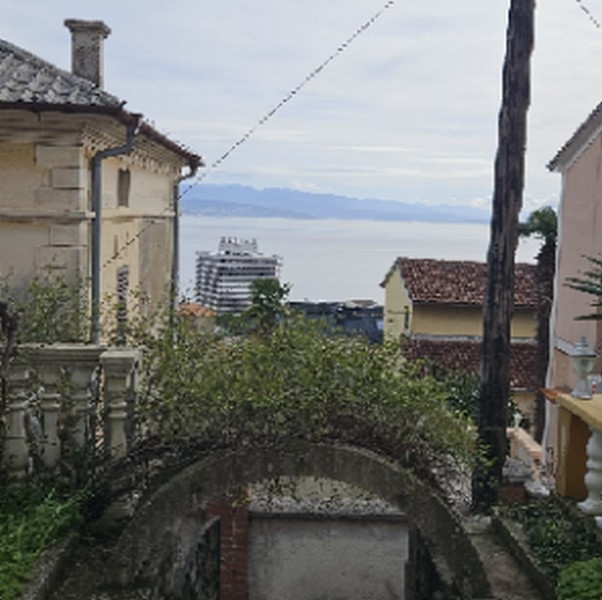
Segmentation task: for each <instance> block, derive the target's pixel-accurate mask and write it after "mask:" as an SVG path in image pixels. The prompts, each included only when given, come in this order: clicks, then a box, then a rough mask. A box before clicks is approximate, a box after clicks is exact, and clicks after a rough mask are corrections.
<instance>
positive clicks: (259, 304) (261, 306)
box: [218, 277, 291, 335]
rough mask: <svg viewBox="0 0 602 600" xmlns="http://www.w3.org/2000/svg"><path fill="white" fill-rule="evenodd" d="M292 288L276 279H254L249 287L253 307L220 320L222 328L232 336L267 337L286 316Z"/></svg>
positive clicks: (228, 314)
mask: <svg viewBox="0 0 602 600" xmlns="http://www.w3.org/2000/svg"><path fill="white" fill-rule="evenodd" d="M290 289H291V286H290V285H289V284H288V283H285V284H281V283H280V281H279V280H278V279H276V278H275V277H264V278H258V279H254V280H253V281H252V282H251V284H250V285H249V292H250V300H251V305H250V306H249V308H247V310H245V311H244V312H242V313H241V314H240V315H236V314H233V313H227V314H224V315H221V316H220V317H219V319H218V324H219V325H220V327H221V328H222V329H223V330H224V331H226V332H227V333H229V334H231V335H241V334H247V333H257V334H259V335H266V334H267V333H269V332H270V331H271V330H272V329H273V328H274V327H275V325H276V324H277V323H278V321H279V320H280V319H281V318H282V317H283V316H284V315H285V314H286V311H287V309H286V306H285V303H284V302H285V300H286V298H287V296H288V293H289V291H290Z"/></svg>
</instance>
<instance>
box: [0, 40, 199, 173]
mask: <svg viewBox="0 0 602 600" xmlns="http://www.w3.org/2000/svg"><path fill="white" fill-rule="evenodd" d="M124 104H125V102H124V101H122V100H120V99H119V98H117V97H116V96H113V95H112V94H109V93H108V92H105V91H104V90H103V89H102V88H99V87H97V86H95V85H94V84H93V83H92V82H91V81H88V80H87V79H85V78H83V77H78V76H77V75H74V74H73V73H70V72H69V71H64V70H63V69H59V68H58V67H55V66H54V65H53V64H51V63H49V62H46V61H45V60H42V59H41V58H39V57H38V56H35V55H34V54H31V53H30V52H27V51H26V50H23V49H22V48H19V47H17V46H15V45H13V44H11V43H10V42H7V41H6V40H2V39H0V109H15V108H16V109H21V108H25V109H28V108H31V109H37V110H60V111H62V112H80V113H81V112H86V113H88V112H94V113H104V114H110V115H112V116H115V117H116V118H118V119H120V120H121V121H122V122H124V123H132V122H133V121H134V120H137V119H138V118H139V117H140V115H134V114H132V113H129V112H127V111H125V110H124V108H123V106H124ZM140 131H141V132H142V133H143V134H145V135H147V136H148V137H149V138H151V139H153V140H155V141H156V142H157V143H159V144H160V145H162V146H164V147H166V148H168V149H170V150H171V151H172V152H175V153H176V154H179V155H180V156H183V157H185V159H186V160H187V161H188V162H189V164H190V165H191V167H193V168H196V166H199V165H202V164H203V161H202V159H201V157H200V156H198V155H197V154H195V153H193V152H191V151H190V150H189V149H187V148H185V147H183V146H182V145H180V144H178V143H177V142H174V141H172V140H170V139H168V138H167V137H166V136H164V135H163V134H162V133H159V132H158V131H157V130H155V129H154V127H152V126H150V125H149V124H148V123H146V122H143V123H142V124H141V129H140Z"/></svg>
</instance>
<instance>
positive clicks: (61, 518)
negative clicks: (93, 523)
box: [0, 484, 83, 600]
mask: <svg viewBox="0 0 602 600" xmlns="http://www.w3.org/2000/svg"><path fill="white" fill-rule="evenodd" d="M82 499H83V494H82V493H81V492H80V493H77V494H75V495H61V494H59V492H57V490H56V489H54V488H51V487H48V486H44V487H41V486H33V485H27V484H11V485H9V486H6V487H5V488H4V489H3V490H1V491H0V599H2V600H13V599H14V598H17V597H18V595H19V593H20V592H21V590H22V589H23V586H24V585H25V583H26V582H27V580H28V577H29V574H30V572H31V568H32V567H33V565H34V563H35V561H36V559H37V558H38V556H39V555H40V553H41V552H42V550H44V549H45V548H47V547H48V546H49V545H50V544H51V543H52V542H54V541H55V540H57V539H58V538H60V537H61V536H62V535H64V534H65V533H67V532H69V531H71V530H73V529H74V528H75V527H77V526H78V524H79V523H80V522H81V511H80V506H81V502H82Z"/></svg>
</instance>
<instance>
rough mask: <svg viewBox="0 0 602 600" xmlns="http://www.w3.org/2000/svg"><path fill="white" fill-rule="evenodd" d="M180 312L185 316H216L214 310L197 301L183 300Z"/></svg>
mask: <svg viewBox="0 0 602 600" xmlns="http://www.w3.org/2000/svg"><path fill="white" fill-rule="evenodd" d="M179 313H180V314H181V315H182V316H184V317H197V318H200V317H215V311H214V310H212V309H210V308H207V307H205V306H202V305H201V304H196V303H195V302H183V303H182V304H180V306H179Z"/></svg>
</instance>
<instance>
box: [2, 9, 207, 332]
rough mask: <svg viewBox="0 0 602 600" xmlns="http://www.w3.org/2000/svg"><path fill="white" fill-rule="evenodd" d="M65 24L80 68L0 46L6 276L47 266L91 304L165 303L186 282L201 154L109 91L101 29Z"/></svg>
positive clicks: (14, 279) (21, 277)
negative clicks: (184, 209)
mask: <svg viewBox="0 0 602 600" xmlns="http://www.w3.org/2000/svg"><path fill="white" fill-rule="evenodd" d="M65 25H66V26H67V27H68V29H69V30H70V32H71V37H72V72H67V71H64V70H62V69H60V68H58V67H56V66H54V65H52V64H50V63H48V62H45V61H44V60H43V59H41V58H38V57H37V56H34V55H33V54H31V53H29V52H27V51H26V50H23V49H21V48H18V47H16V46H14V45H12V44H11V43H9V42H7V41H5V40H0V276H2V277H6V276H10V281H11V284H12V285H15V286H19V285H21V284H23V283H24V282H26V281H27V280H28V279H30V278H31V277H32V275H33V274H34V273H36V272H40V271H41V270H44V269H46V268H50V269H52V270H55V271H57V272H59V273H62V274H64V275H65V276H66V277H75V276H78V277H80V278H81V279H82V280H84V281H86V282H87V283H89V285H90V290H91V296H92V300H93V301H98V302H102V301H103V299H104V298H106V297H107V296H112V297H113V298H115V297H117V298H121V299H123V298H124V297H126V296H127V293H128V290H136V291H139V292H140V293H141V294H142V295H144V296H145V297H146V298H148V301H149V303H150V304H151V305H153V304H157V303H159V302H161V301H162V300H163V299H164V298H165V294H166V293H167V292H168V291H169V288H170V285H173V284H174V282H175V280H176V277H177V270H178V265H177V242H178V240H177V237H178V229H177V213H178V205H177V197H178V184H179V182H180V181H181V180H182V179H183V178H184V177H188V176H191V175H194V173H195V172H196V170H197V168H198V167H199V166H200V165H201V164H202V162H201V158H200V157H199V156H197V155H196V154H194V153H193V152H191V151H189V150H188V149H186V148H184V147H183V146H181V145H179V144H177V143H175V142H174V141H172V140H170V139H168V138H167V137H165V136H164V135H162V134H161V133H159V132H158V131H157V130H156V129H155V128H154V127H152V126H151V125H149V124H148V123H147V122H145V121H144V120H143V119H142V115H139V114H136V113H134V112H130V111H128V110H126V109H125V108H124V104H125V103H124V102H123V101H122V100H120V99H119V98H117V97H116V96H114V95H112V94H110V93H108V92H107V91H105V90H104V89H103V43H104V39H105V38H106V37H107V36H108V34H109V33H110V29H109V28H108V27H107V26H106V25H105V24H104V23H102V22H100V21H77V20H68V21H65ZM93 336H94V332H93Z"/></svg>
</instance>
